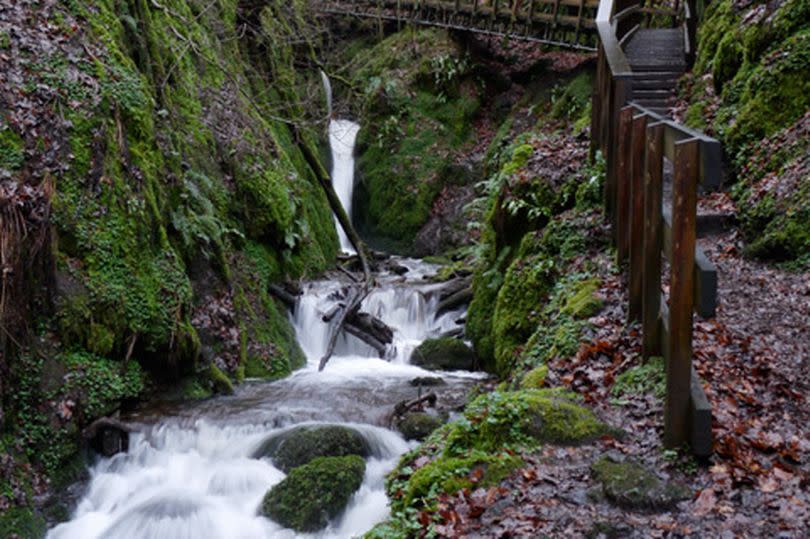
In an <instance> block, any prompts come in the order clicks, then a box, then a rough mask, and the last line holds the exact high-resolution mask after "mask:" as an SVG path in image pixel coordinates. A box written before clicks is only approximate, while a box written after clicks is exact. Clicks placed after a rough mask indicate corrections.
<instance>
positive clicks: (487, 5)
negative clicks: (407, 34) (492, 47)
mask: <svg viewBox="0 0 810 539" xmlns="http://www.w3.org/2000/svg"><path fill="white" fill-rule="evenodd" d="M315 4H317V6H318V9H319V10H320V11H322V12H331V13H342V14H350V15H357V16H365V17H376V18H378V19H380V20H392V21H398V22H414V23H420V24H430V25H433V26H440V27H446V28H457V29H463V30H466V31H471V32H479V33H485V34H493V35H502V36H512V37H520V38H523V39H529V40H535V41H541V42H544V43H549V44H555V45H560V46H565V47H574V48H579V49H586V50H594V48H595V39H594V35H593V34H594V32H593V30H594V28H595V23H594V21H593V16H594V13H595V11H596V9H597V7H598V5H599V0H355V1H348V0H315Z"/></svg>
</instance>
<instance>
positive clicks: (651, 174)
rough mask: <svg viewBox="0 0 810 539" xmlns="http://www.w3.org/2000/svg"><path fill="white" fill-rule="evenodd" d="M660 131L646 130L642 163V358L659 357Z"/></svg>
mask: <svg viewBox="0 0 810 539" xmlns="http://www.w3.org/2000/svg"><path fill="white" fill-rule="evenodd" d="M664 129H665V125H664V124H662V123H655V124H652V125H650V126H649V127H647V151H646V156H645V160H644V254H643V257H644V270H643V276H642V287H643V290H642V305H641V316H642V355H643V357H644V359H649V358H651V357H653V356H658V355H661V332H660V331H659V329H660V328H659V325H658V313H659V311H660V310H661V246H662V243H663V238H662V234H661V205H662V197H663V167H664Z"/></svg>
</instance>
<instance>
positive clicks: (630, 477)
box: [591, 457, 692, 509]
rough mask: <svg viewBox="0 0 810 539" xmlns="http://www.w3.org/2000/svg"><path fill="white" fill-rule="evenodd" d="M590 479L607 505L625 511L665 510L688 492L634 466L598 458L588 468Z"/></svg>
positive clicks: (607, 458) (685, 496)
mask: <svg viewBox="0 0 810 539" xmlns="http://www.w3.org/2000/svg"><path fill="white" fill-rule="evenodd" d="M591 470H592V471H593V474H594V477H595V478H596V480H597V481H599V482H600V483H601V484H602V492H603V493H604V495H605V497H606V498H607V499H608V500H610V501H611V502H613V503H615V504H617V505H619V506H621V507H625V508H628V509H667V508H670V507H672V506H674V505H675V504H676V503H678V502H679V501H682V500H686V499H689V497H690V496H691V495H692V492H691V491H690V490H689V489H688V488H687V487H685V486H684V485H680V484H678V483H674V482H670V481H663V480H661V479H659V478H658V477H657V476H656V475H655V474H654V473H652V472H650V471H649V470H647V469H646V468H645V467H644V466H642V465H641V464H639V463H637V462H633V461H625V462H616V461H614V460H612V459H610V458H609V457H602V458H601V459H599V460H598V461H596V462H595V463H594V464H593V465H592V466H591Z"/></svg>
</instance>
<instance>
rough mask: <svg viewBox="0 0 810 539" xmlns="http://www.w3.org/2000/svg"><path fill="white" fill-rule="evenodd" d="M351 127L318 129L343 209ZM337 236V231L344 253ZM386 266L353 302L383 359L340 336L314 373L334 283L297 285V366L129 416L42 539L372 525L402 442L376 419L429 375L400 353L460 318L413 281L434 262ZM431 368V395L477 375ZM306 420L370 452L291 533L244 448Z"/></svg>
mask: <svg viewBox="0 0 810 539" xmlns="http://www.w3.org/2000/svg"><path fill="white" fill-rule="evenodd" d="M356 134H357V127H356V124H352V123H351V122H343V121H339V120H338V121H334V122H332V126H330V140H331V141H332V147H333V151H334V154H335V155H334V162H335V166H334V171H333V177H334V178H335V187H336V190H337V191H338V193H339V194H340V196H341V197H344V196H345V197H346V198H345V199H344V198H341V200H344V204H346V208H347V210H348V209H349V208H350V202H351V183H352V176H353V172H354V162H353V159H352V147H353V144H354V137H355V136H356ZM344 144H345V147H343V146H342V145H344ZM344 241H345V237H344V236H341V242H342V243H341V245H342V246H343V248H344V249H346V247H347V244H348V242H347V241H345V243H344ZM398 263H399V264H400V265H403V266H405V267H407V268H408V269H409V272H408V273H407V279H406V278H403V277H399V276H397V275H394V274H392V273H383V274H380V275H379V277H378V283H379V284H378V286H377V288H375V289H374V290H373V291H372V292H371V293H370V294H369V296H368V297H367V298H366V299H365V301H364V303H363V306H362V309H363V310H364V311H366V312H369V313H371V314H373V315H375V316H377V317H378V318H380V319H381V320H383V321H384V322H385V323H386V324H388V325H389V326H390V327H391V328H392V329H393V330H394V341H393V343H392V345H391V348H390V350H389V353H388V354H387V360H386V359H381V358H379V357H377V353H376V352H375V351H374V350H373V349H371V348H370V347H369V346H368V345H366V344H364V343H363V342H361V341H360V340H358V339H356V338H355V337H352V336H342V337H341V338H340V340H339V341H338V346H337V347H336V350H335V354H334V356H333V357H332V359H331V360H330V362H329V364H328V365H327V367H326V369H325V370H324V371H323V372H318V363H319V360H320V358H321V357H322V355H323V354H324V352H325V350H326V347H327V343H328V340H329V336H330V331H331V327H330V323H326V322H324V321H323V320H322V317H323V314H324V313H325V312H327V311H328V310H329V309H330V308H331V307H332V306H333V305H334V304H335V301H336V300H335V297H336V296H339V295H340V293H341V291H342V290H343V289H345V283H342V282H340V281H338V280H329V281H316V282H312V283H308V284H307V285H306V289H305V293H304V295H303V296H302V297H301V298H300V300H299V303H298V305H297V307H296V309H295V313H294V314H293V315H292V323H293V325H294V327H295V331H296V334H297V337H298V341H299V343H300V345H301V347H302V349H303V351H304V353H305V355H306V357H307V364H306V366H305V367H303V368H302V369H300V370H298V371H296V372H295V373H293V374H292V375H291V376H289V377H287V378H285V379H283V380H278V381H275V382H258V381H257V382H249V383H246V384H243V385H241V386H239V387H238V388H237V390H236V394H235V395H233V396H228V397H218V398H215V399H209V400H206V401H203V402H201V403H196V404H185V405H180V406H179V407H177V406H176V407H175V408H172V409H168V410H167V409H160V410H158V411H157V412H156V413H154V414H153V415H151V416H150V415H149V414H148V413H147V412H144V413H142V414H141V415H140V416H137V417H134V418H131V419H130V421H131V422H132V425H133V427H134V428H135V432H134V433H133V434H132V435H131V439H130V448H129V451H128V452H127V453H126V454H119V455H116V456H115V457H113V458H110V459H100V460H98V461H97V462H96V463H95V465H94V466H93V467H92V468H91V470H90V480H89V482H88V484H87V485H86V491H85V492H84V495H83V497H82V498H81V500H80V501H79V503H78V506H77V507H76V509H75V511H74V514H73V515H72V518H71V520H70V521H69V522H66V523H63V524H60V525H58V526H56V527H55V528H53V529H52V530H50V531H49V533H48V536H47V537H48V539H186V538H187V539H243V538H244V539H248V538H251V539H253V538H256V539H262V538H287V537H318V538H349V537H355V536H358V535H362V533H364V532H365V531H367V530H368V529H370V528H371V527H372V526H373V525H374V524H375V523H377V522H380V521H381V520H383V519H384V518H385V517H386V516H387V515H388V500H387V498H386V495H385V491H384V477H385V474H386V473H388V472H389V471H390V470H391V469H393V467H394V466H395V465H396V462H397V460H398V459H399V457H400V456H401V455H402V454H403V453H404V452H405V451H407V450H408V449H409V448H411V447H413V446H414V444H413V443H409V442H406V441H405V440H403V439H402V437H401V436H400V435H399V434H398V433H396V432H393V431H391V430H388V429H387V428H384V427H385V426H387V425H388V415H389V414H390V412H391V409H392V407H393V405H394V404H395V403H397V402H399V401H402V400H405V399H412V398H414V397H415V396H416V395H417V391H418V389H417V388H415V387H412V386H411V385H410V384H409V381H410V380H411V379H413V378H414V377H417V376H427V375H434V376H435V373H429V372H427V371H424V370H423V369H421V368H419V367H416V366H413V365H410V364H409V363H408V358H409V356H410V353H411V351H412V350H413V348H414V347H415V346H417V345H418V344H419V343H420V342H421V341H422V340H424V339H426V338H429V337H435V336H438V335H441V334H442V333H444V332H446V331H448V330H452V329H454V328H456V327H458V323H457V320H458V318H459V317H461V315H462V312H461V311H456V312H448V313H445V314H443V315H442V316H440V317H436V316H435V313H436V307H437V303H438V297H437V293H436V290H437V289H436V285H431V284H427V283H426V281H425V280H424V279H423V278H424V276H425V275H427V274H430V273H432V272H433V271H435V268H434V267H431V266H429V265H427V264H424V263H422V262H421V261H417V260H410V259H402V260H398ZM332 323H334V322H332ZM442 375H443V377H444V379H445V381H446V382H447V385H446V386H444V389H443V393H442V394H443V395H451V394H452V393H453V391H455V392H456V393H457V394H459V395H462V396H463V394H464V392H465V391H466V388H468V387H469V384H471V383H472V382H473V381H474V379H476V378H478V376H477V375H476V374H473V373H467V372H456V373H442ZM312 423H319V424H322V423H328V424H341V425H346V426H349V427H351V428H354V429H356V430H357V431H358V432H359V433H360V434H361V435H362V436H363V437H364V438H365V440H366V442H367V443H368V445H369V447H371V448H372V455H371V456H370V457H369V458H368V459H367V464H366V472H365V476H364V479H363V483H362V485H361V487H360V489H359V490H358V491H357V492H356V493H355V494H354V495H353V497H352V499H351V501H350V503H349V506H348V507H347V509H346V510H345V511H344V513H343V514H342V515H340V516H339V517H338V518H336V519H335V520H334V521H333V522H330V524H329V526H328V527H327V528H326V529H325V530H323V531H321V532H319V533H317V534H296V533H295V532H294V531H292V530H289V529H284V528H283V527H282V526H280V525H279V524H277V523H275V522H273V521H271V520H270V519H267V518H265V517H263V516H259V512H258V510H259V507H260V504H261V500H262V498H263V497H264V495H265V493H266V492H267V491H268V490H269V489H270V488H271V487H272V486H273V485H275V484H276V483H278V482H279V481H281V480H282V479H283V478H284V473H283V472H282V471H281V470H279V469H278V468H276V467H275V466H273V463H272V461H271V460H270V459H269V458H258V457H256V456H255V455H254V453H255V452H256V450H257V448H258V447H259V446H260V445H261V444H262V442H263V441H265V440H267V439H268V438H269V437H272V436H275V435H278V434H279V433H281V432H283V431H284V430H286V429H289V428H291V427H292V426H295V425H302V424H312Z"/></svg>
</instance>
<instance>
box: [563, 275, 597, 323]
mask: <svg viewBox="0 0 810 539" xmlns="http://www.w3.org/2000/svg"><path fill="white" fill-rule="evenodd" d="M598 290H599V279H587V280H585V281H580V282H578V283H577V284H576V285H575V289H574V291H573V294H572V295H571V296H569V297H568V298H567V299H566V301H565V305H564V306H563V308H562V312H563V313H564V314H567V315H570V316H573V317H574V318H590V317H591V316H593V315H595V314H596V313H598V312H599V311H601V310H602V305H603V302H602V299H601V298H599V297H598V296H597V295H596V292H597V291H598Z"/></svg>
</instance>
